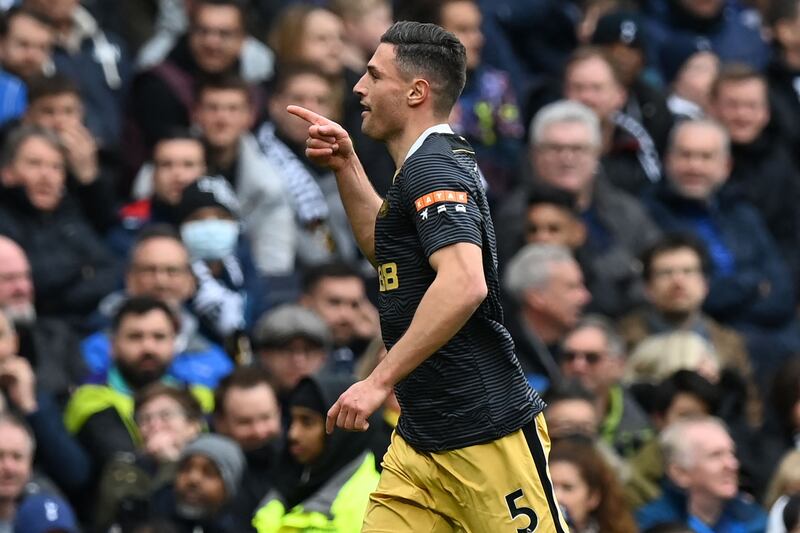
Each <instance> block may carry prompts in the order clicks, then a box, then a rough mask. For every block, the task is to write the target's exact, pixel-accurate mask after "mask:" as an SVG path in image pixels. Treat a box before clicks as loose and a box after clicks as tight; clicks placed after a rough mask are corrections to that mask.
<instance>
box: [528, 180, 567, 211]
mask: <svg viewBox="0 0 800 533" xmlns="http://www.w3.org/2000/svg"><path fill="white" fill-rule="evenodd" d="M541 204H548V205H555V206H557V207H560V208H562V209H565V210H567V211H569V212H570V213H572V214H574V215H576V216H577V215H578V197H577V196H576V195H575V194H573V193H571V192H569V191H567V190H564V189H559V188H556V187H550V186H547V185H536V186H535V187H534V188H533V189H532V190H531V192H530V194H529V195H528V207H533V206H535V205H541Z"/></svg>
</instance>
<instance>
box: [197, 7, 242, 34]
mask: <svg viewBox="0 0 800 533" xmlns="http://www.w3.org/2000/svg"><path fill="white" fill-rule="evenodd" d="M207 6H210V7H232V8H234V9H236V11H238V12H239V21H240V22H241V24H242V29H246V26H247V3H246V2H245V0H196V1H195V6H194V10H193V12H192V15H191V19H190V22H191V23H192V24H194V22H195V21H194V18H195V17H196V16H197V13H199V12H200V8H202V7H207Z"/></svg>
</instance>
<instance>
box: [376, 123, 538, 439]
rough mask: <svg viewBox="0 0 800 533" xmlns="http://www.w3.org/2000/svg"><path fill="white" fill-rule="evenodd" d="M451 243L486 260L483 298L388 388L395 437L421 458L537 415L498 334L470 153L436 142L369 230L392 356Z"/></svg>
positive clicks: (428, 142)
mask: <svg viewBox="0 0 800 533" xmlns="http://www.w3.org/2000/svg"><path fill="white" fill-rule="evenodd" d="M455 243H473V244H476V245H478V246H480V247H481V248H482V250H483V268H484V272H485V276H486V285H487V287H488V296H487V297H486V299H485V300H484V301H483V303H482V304H481V305H480V307H479V308H478V309H477V310H476V311H475V313H474V314H473V315H472V317H471V318H470V319H469V321H468V322H467V324H466V325H465V326H464V327H463V328H462V329H461V330H460V331H459V332H458V333H457V334H456V335H455V336H454V337H453V338H452V339H451V340H450V341H449V342H448V343H447V344H445V345H444V346H443V347H442V348H441V349H439V350H438V351H437V352H436V353H434V354H433V355H432V356H431V357H429V358H428V359H427V360H426V361H425V362H424V363H422V364H421V365H420V366H419V367H417V368H416V369H415V370H414V371H413V372H412V373H411V374H409V375H408V376H407V377H406V378H405V379H404V380H402V381H401V382H399V383H398V384H397V386H396V388H395V390H396V393H397V397H398V400H399V402H400V406H401V408H402V414H401V417H400V422H399V425H398V427H397V430H398V432H399V433H400V435H401V436H402V437H403V438H404V439H405V440H406V441H407V442H408V443H409V444H411V445H412V446H413V447H414V448H415V449H417V450H418V451H423V452H432V451H443V450H450V449H455V448H462V447H465V446H471V445H473V444H481V443H485V442H489V441H491V440H495V439H497V438H500V437H503V436H505V435H507V434H509V433H511V432H513V431H516V430H517V429H519V428H521V427H522V426H523V425H525V424H527V423H528V422H530V421H531V420H532V418H533V417H534V416H535V415H536V414H538V413H539V412H540V411H541V410H542V409H543V407H544V404H543V402H542V400H541V399H540V398H539V396H538V394H537V393H536V392H534V391H533V390H532V389H531V388H530V387H529V386H528V383H527V381H526V379H525V376H524V375H523V372H522V369H521V367H520V365H519V362H518V361H517V358H516V355H515V354H514V343H513V341H512V340H511V336H510V335H509V333H508V331H507V330H506V328H505V327H504V326H503V311H502V309H501V307H500V284H499V279H498V274H497V254H496V245H495V235H494V228H493V226H492V221H491V218H490V214H489V206H488V204H487V201H486V196H485V193H484V190H483V186H482V185H481V182H480V174H479V171H478V167H477V164H476V162H475V157H474V151H473V150H472V148H471V146H470V145H469V144H468V143H467V142H466V141H465V140H464V139H463V138H462V137H459V136H456V135H452V134H442V133H434V134H432V135H430V136H428V137H427V139H425V141H424V142H423V143H422V145H421V146H420V148H419V149H418V150H417V151H416V152H414V153H413V154H412V155H411V156H410V157H409V158H408V159H407V160H406V161H405V163H404V164H403V166H402V167H401V169H400V171H399V172H398V174H397V176H396V178H395V181H394V183H393V184H392V186H391V187H390V189H389V191H388V194H387V197H386V200H385V202H384V205H383V207H382V208H381V210H380V212H379V214H378V218H377V222H376V227H375V254H376V262H377V264H378V274H379V283H380V298H379V303H380V315H381V329H382V332H383V339H384V343H385V344H386V347H387V348H388V349H391V347H392V346H393V345H394V343H395V342H397V340H398V339H399V338H400V337H401V336H402V335H403V334H404V333H405V332H406V330H407V329H408V326H409V325H410V323H411V320H412V318H413V316H414V312H415V311H416V309H417V306H418V305H419V303H420V301H421V300H422V297H423V296H424V294H425V292H426V291H427V290H428V287H429V286H430V285H431V283H432V282H433V280H434V277H435V275H436V272H435V271H434V270H433V268H432V267H431V266H430V264H429V262H428V259H429V258H430V256H431V255H432V254H433V253H434V252H436V251H437V250H439V249H441V248H443V247H445V246H448V245H452V244H455Z"/></svg>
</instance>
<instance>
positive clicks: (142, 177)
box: [108, 129, 206, 255]
mask: <svg viewBox="0 0 800 533" xmlns="http://www.w3.org/2000/svg"><path fill="white" fill-rule="evenodd" d="M205 173H206V155H205V148H204V146H203V141H202V140H201V139H200V137H198V136H197V135H194V134H193V133H191V132H190V131H189V130H184V129H176V130H173V131H171V132H170V133H169V134H168V135H167V136H165V137H164V138H162V139H159V141H158V142H157V143H156V145H155V147H154V148H153V153H152V161H151V162H148V163H145V164H143V165H142V166H141V168H140V169H139V172H138V174H137V176H136V178H135V180H134V183H133V191H132V192H133V196H134V198H136V200H134V201H133V202H130V203H128V204H126V205H124V206H122V208H121V209H120V211H119V218H120V224H119V225H118V226H117V227H115V228H113V229H112V230H111V231H110V232H109V235H108V242H109V245H110V246H111V247H112V248H113V249H114V250H115V251H116V252H117V253H119V254H121V255H127V254H128V253H129V252H130V248H131V246H132V245H133V243H134V241H135V240H136V235H137V233H138V232H139V231H141V230H142V228H144V227H146V226H148V225H150V224H170V225H172V226H175V227H177V225H178V222H179V221H178V215H177V211H176V206H177V204H178V202H180V199H181V194H182V193H183V189H185V188H186V187H187V186H188V185H189V184H190V183H192V182H194V181H195V180H196V179H197V178H199V177H200V176H202V175H203V174H205Z"/></svg>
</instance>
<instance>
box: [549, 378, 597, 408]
mask: <svg viewBox="0 0 800 533" xmlns="http://www.w3.org/2000/svg"><path fill="white" fill-rule="evenodd" d="M595 399H596V398H595V395H594V394H593V393H592V392H591V391H589V390H588V389H587V388H586V387H584V386H583V385H581V384H580V383H579V382H577V381H574V380H566V381H562V382H561V383H559V384H557V385H556V386H555V387H552V388H551V389H550V390H548V391H547V394H546V395H545V398H544V400H545V402H546V403H547V405H553V404H554V403H557V402H567V401H574V400H579V401H584V402H588V403H590V404H592V405H594V403H595Z"/></svg>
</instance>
